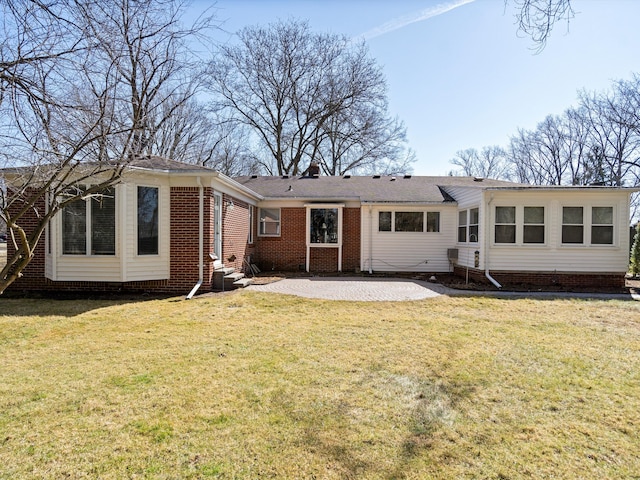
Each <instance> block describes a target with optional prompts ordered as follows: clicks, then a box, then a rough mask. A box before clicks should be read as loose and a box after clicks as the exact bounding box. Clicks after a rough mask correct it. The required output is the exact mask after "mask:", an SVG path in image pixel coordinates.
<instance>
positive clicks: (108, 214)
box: [91, 188, 116, 255]
mask: <svg viewBox="0 0 640 480" xmlns="http://www.w3.org/2000/svg"><path fill="white" fill-rule="evenodd" d="M91 254H92V255H115V254H116V196H115V189H114V188H109V189H107V190H105V191H104V192H103V193H102V194H100V195H96V196H95V197H93V198H92V199H91Z"/></svg>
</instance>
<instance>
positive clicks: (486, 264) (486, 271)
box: [484, 193, 502, 288]
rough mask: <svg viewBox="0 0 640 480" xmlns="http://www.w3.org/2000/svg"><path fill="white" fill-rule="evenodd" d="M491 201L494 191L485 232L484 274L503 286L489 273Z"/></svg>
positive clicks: (489, 204) (488, 206)
mask: <svg viewBox="0 0 640 480" xmlns="http://www.w3.org/2000/svg"><path fill="white" fill-rule="evenodd" d="M491 202H493V193H492V194H491V197H490V198H489V202H487V215H486V216H487V223H486V225H487V227H488V228H487V229H486V232H485V234H484V276H485V277H487V280H489V281H490V282H491V283H493V284H494V285H495V287H496V288H502V285H500V284H499V283H498V281H497V280H496V279H495V278H493V277H492V276H491V274H490V273H489V238H491V233H490V232H491Z"/></svg>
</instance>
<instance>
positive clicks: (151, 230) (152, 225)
mask: <svg viewBox="0 0 640 480" xmlns="http://www.w3.org/2000/svg"><path fill="white" fill-rule="evenodd" d="M157 254H158V188H157V187H138V255H157Z"/></svg>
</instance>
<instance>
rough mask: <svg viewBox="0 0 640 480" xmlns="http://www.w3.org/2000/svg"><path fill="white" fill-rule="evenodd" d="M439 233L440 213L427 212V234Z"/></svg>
mask: <svg viewBox="0 0 640 480" xmlns="http://www.w3.org/2000/svg"><path fill="white" fill-rule="evenodd" d="M439 231H440V212H427V232H439Z"/></svg>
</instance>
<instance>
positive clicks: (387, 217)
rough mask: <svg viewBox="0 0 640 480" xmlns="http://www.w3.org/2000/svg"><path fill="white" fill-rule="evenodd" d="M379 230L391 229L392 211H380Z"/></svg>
mask: <svg viewBox="0 0 640 480" xmlns="http://www.w3.org/2000/svg"><path fill="white" fill-rule="evenodd" d="M378 231H379V232H390V231H391V212H379V213H378Z"/></svg>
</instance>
